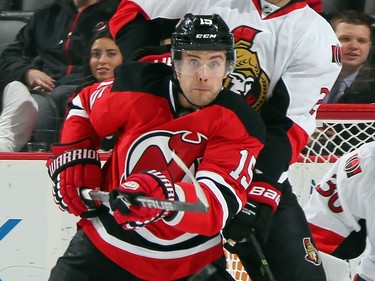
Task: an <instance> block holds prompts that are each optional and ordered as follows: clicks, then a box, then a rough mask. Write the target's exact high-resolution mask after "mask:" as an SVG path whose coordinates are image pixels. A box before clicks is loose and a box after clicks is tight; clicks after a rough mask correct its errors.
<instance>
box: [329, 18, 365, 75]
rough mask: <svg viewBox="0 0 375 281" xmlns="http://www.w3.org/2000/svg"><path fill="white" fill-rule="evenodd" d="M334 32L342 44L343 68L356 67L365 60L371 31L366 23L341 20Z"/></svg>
mask: <svg viewBox="0 0 375 281" xmlns="http://www.w3.org/2000/svg"><path fill="white" fill-rule="evenodd" d="M335 32H336V35H337V37H338V39H339V40H340V42H341V44H342V65H343V69H345V68H355V69H357V68H358V67H359V66H361V65H362V64H363V63H364V62H366V60H367V58H368V55H369V53H370V49H371V33H370V32H371V31H370V29H369V28H368V27H367V26H366V25H356V24H349V23H344V22H341V23H339V24H338V25H337V26H336V30H335Z"/></svg>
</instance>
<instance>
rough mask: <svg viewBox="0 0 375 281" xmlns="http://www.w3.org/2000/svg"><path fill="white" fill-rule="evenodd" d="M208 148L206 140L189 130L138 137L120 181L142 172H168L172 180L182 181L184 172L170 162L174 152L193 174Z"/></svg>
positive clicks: (156, 132) (152, 133) (204, 137)
mask: <svg viewBox="0 0 375 281" xmlns="http://www.w3.org/2000/svg"><path fill="white" fill-rule="evenodd" d="M206 145H207V137H206V136H204V135H202V134H199V133H195V132H190V131H179V132H170V131H153V132H149V133H146V134H144V135H142V136H140V137H139V138H137V139H136V140H135V141H134V142H133V144H132V145H131V147H130V148H129V150H128V155H127V156H126V158H125V161H126V163H125V170H124V174H123V176H122V178H126V177H127V176H129V175H130V174H131V173H138V172H140V171H142V170H150V169H154V170H158V171H163V170H166V169H168V170H169V172H170V173H171V174H172V175H173V179H174V180H175V181H176V180H182V179H183V177H184V176H185V174H184V172H183V171H182V170H181V169H180V168H179V167H178V166H177V164H176V163H175V162H174V161H173V159H172V156H171V152H172V151H174V152H175V153H176V154H177V155H178V156H179V157H180V158H181V159H182V160H183V161H184V162H185V164H186V166H188V167H189V168H191V169H193V172H195V170H196V168H197V166H198V165H199V162H200V159H201V158H202V156H203V153H204V150H205V148H206Z"/></svg>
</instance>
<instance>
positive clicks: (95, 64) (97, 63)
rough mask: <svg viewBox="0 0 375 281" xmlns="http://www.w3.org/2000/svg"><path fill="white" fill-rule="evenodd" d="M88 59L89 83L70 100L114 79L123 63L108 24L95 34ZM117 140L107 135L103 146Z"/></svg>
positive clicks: (108, 147) (80, 87)
mask: <svg viewBox="0 0 375 281" xmlns="http://www.w3.org/2000/svg"><path fill="white" fill-rule="evenodd" d="M86 60H87V63H86V64H85V65H86V69H85V73H86V74H87V77H90V79H89V80H88V82H87V83H85V84H83V85H81V86H79V87H78V88H76V89H75V91H74V93H73V95H71V97H70V98H69V101H71V100H72V99H73V98H74V97H75V96H76V95H78V94H79V92H80V91H81V90H83V89H84V88H85V87H87V86H90V85H92V84H94V83H96V82H102V81H105V80H108V79H113V78H114V70H115V68H116V67H117V66H119V65H120V64H121V63H122V55H121V52H120V49H119V47H118V46H117V45H116V43H115V41H114V40H113V38H112V36H111V34H110V33H109V30H108V27H107V26H104V27H103V28H102V29H101V30H98V31H97V33H96V34H95V35H94V37H93V39H92V41H91V45H90V48H89V52H88V55H87V59H86ZM62 87H64V86H62ZM115 140H116V138H115V137H107V138H105V139H103V141H102V145H101V148H102V149H103V150H110V149H111V148H112V147H113V144H114V141H115Z"/></svg>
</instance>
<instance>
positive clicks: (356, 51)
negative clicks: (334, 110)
mask: <svg viewBox="0 0 375 281" xmlns="http://www.w3.org/2000/svg"><path fill="white" fill-rule="evenodd" d="M373 22H374V20H373V19H372V18H371V17H370V16H368V15H367V14H364V13H361V12H358V11H353V10H347V11H344V12H340V13H338V14H337V15H335V16H334V17H333V18H332V20H331V25H332V27H333V29H334V30H335V33H336V35H337V37H338V39H339V40H340V42H341V44H342V65H343V67H342V69H341V72H340V75H339V77H338V78H337V80H336V82H335V84H334V85H333V87H332V89H331V92H330V94H329V95H328V96H326V97H325V99H324V101H323V103H374V102H375V91H374V90H373V89H374V87H373V86H374V82H373V80H374V79H373V75H372V74H373V73H372V69H371V66H370V64H369V62H368V60H369V55H370V51H371V41H372V34H371V32H372V28H371V25H372V23H373Z"/></svg>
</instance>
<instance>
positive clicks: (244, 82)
mask: <svg viewBox="0 0 375 281" xmlns="http://www.w3.org/2000/svg"><path fill="white" fill-rule="evenodd" d="M258 32H259V30H256V29H253V28H250V27H247V26H239V27H237V28H236V29H234V30H233V35H234V38H235V41H236V43H235V44H236V45H235V47H236V52H237V62H236V68H235V70H234V72H233V73H232V74H231V75H230V76H228V78H227V79H226V80H225V82H224V86H225V87H227V88H229V89H231V90H232V91H233V92H235V93H236V94H239V95H242V96H244V97H246V100H247V103H249V104H250V105H251V106H252V107H253V108H254V109H256V110H260V109H261V108H262V107H263V105H264V103H265V101H266V98H267V91H268V88H269V84H270V79H269V77H268V76H267V75H266V73H265V72H264V71H263V69H262V68H261V65H260V63H259V59H258V55H257V53H256V52H253V51H251V46H252V45H253V41H254V38H255V36H256V34H257V33H258Z"/></svg>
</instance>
